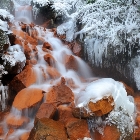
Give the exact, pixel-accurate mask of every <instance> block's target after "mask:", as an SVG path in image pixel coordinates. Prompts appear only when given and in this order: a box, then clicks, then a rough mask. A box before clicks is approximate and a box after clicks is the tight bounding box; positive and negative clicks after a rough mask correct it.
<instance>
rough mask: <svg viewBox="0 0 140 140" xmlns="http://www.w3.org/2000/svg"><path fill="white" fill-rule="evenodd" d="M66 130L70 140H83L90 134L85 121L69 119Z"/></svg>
mask: <svg viewBox="0 0 140 140" xmlns="http://www.w3.org/2000/svg"><path fill="white" fill-rule="evenodd" d="M66 128H67V133H68V136H69V138H70V140H77V139H83V138H84V137H88V138H90V132H89V129H88V125H87V121H86V120H83V119H69V122H68V123H67V126H66ZM96 140H98V139H96Z"/></svg>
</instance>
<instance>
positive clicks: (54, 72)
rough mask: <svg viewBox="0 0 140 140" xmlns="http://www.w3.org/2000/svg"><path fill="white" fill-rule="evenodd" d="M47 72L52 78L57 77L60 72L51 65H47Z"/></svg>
mask: <svg viewBox="0 0 140 140" xmlns="http://www.w3.org/2000/svg"><path fill="white" fill-rule="evenodd" d="M46 70H47V73H48V74H49V76H50V77H51V78H53V79H55V78H59V77H60V76H61V75H60V73H59V72H58V71H57V69H55V68H53V67H49V66H48V67H47V69H46Z"/></svg>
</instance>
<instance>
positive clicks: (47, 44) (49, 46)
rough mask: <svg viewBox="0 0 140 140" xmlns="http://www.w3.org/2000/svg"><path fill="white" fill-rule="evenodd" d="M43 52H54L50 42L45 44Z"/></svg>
mask: <svg viewBox="0 0 140 140" xmlns="http://www.w3.org/2000/svg"><path fill="white" fill-rule="evenodd" d="M42 50H43V51H44V52H48V50H50V51H52V50H53V49H52V47H51V45H50V44H49V43H48V42H44V44H43V47H42Z"/></svg>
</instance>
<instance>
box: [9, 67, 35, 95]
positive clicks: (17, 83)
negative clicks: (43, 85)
mask: <svg viewBox="0 0 140 140" xmlns="http://www.w3.org/2000/svg"><path fill="white" fill-rule="evenodd" d="M35 82H36V74H35V72H34V71H33V69H32V66H30V65H29V66H26V67H25V68H24V70H23V71H22V72H21V73H20V74H18V75H17V76H15V77H14V79H13V80H12V81H11V82H10V85H9V87H10V89H11V90H13V92H16V93H17V92H19V91H20V90H22V89H24V88H26V87H28V86H30V85H32V84H33V83H35ZM11 96H12V95H11Z"/></svg>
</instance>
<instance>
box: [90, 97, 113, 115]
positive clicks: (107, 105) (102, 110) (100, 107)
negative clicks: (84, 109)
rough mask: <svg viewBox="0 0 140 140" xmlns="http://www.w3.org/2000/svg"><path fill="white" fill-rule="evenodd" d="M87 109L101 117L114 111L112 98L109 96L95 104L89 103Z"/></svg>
mask: <svg viewBox="0 0 140 140" xmlns="http://www.w3.org/2000/svg"><path fill="white" fill-rule="evenodd" d="M88 107H89V109H90V110H91V111H92V112H93V113H94V114H95V115H96V116H102V115H104V114H107V113H109V112H110V111H112V110H113V109H114V99H113V97H112V96H109V97H104V98H103V99H101V100H99V101H97V102H96V103H93V102H92V101H89V104H88Z"/></svg>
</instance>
